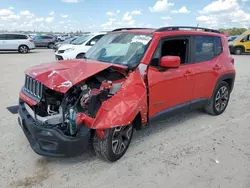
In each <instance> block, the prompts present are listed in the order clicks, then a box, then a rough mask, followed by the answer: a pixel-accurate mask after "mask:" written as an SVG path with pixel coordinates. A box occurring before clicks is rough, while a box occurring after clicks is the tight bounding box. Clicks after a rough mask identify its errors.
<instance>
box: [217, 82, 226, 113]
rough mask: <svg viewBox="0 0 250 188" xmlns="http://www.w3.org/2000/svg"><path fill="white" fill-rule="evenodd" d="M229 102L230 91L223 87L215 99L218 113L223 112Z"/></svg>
mask: <svg viewBox="0 0 250 188" xmlns="http://www.w3.org/2000/svg"><path fill="white" fill-rule="evenodd" d="M228 100H229V91H228V88H227V87H226V86H222V87H221V88H220V89H219V91H218V92H217V94H216V97H215V109H216V110H217V111H218V112H221V111H223V110H224V109H225V108H226V106H227V103H228Z"/></svg>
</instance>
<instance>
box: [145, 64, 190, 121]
mask: <svg viewBox="0 0 250 188" xmlns="http://www.w3.org/2000/svg"><path fill="white" fill-rule="evenodd" d="M185 73H186V67H185V66H181V67H179V68H178V69H169V70H168V71H164V72H160V71H159V70H158V69H157V68H154V67H149V69H148V90H149V118H150V117H152V116H154V115H156V114H157V113H159V112H161V111H163V110H165V109H168V108H171V107H174V106H176V105H180V104H184V103H187V102H188V101H190V100H192V96H193V89H194V88H193V87H194V79H193V77H191V76H185ZM190 74H191V73H190ZM166 78H167V79H166Z"/></svg>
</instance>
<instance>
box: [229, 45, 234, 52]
mask: <svg viewBox="0 0 250 188" xmlns="http://www.w3.org/2000/svg"><path fill="white" fill-rule="evenodd" d="M229 50H230V53H231V54H233V53H234V46H232V45H231V46H229Z"/></svg>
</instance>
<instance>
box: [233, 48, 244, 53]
mask: <svg viewBox="0 0 250 188" xmlns="http://www.w3.org/2000/svg"><path fill="white" fill-rule="evenodd" d="M242 53H243V50H242V48H235V49H234V54H235V55H241V54H242Z"/></svg>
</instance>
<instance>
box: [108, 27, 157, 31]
mask: <svg viewBox="0 0 250 188" xmlns="http://www.w3.org/2000/svg"><path fill="white" fill-rule="evenodd" d="M137 29H153V28H142V27H128V28H126V27H125V28H118V29H114V30H113V31H112V32H115V31H126V30H137Z"/></svg>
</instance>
